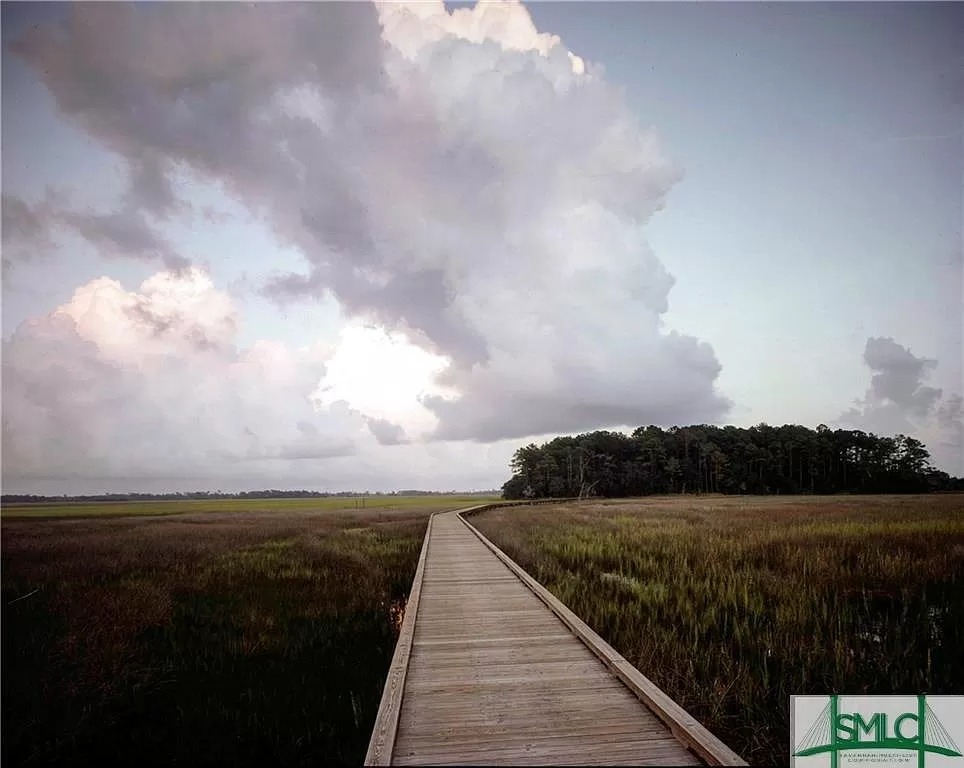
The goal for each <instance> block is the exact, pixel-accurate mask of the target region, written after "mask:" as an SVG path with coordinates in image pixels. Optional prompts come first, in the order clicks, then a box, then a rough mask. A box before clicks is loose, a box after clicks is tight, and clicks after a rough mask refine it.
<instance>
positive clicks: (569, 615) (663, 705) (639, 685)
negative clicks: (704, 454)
mask: <svg viewBox="0 0 964 768" xmlns="http://www.w3.org/2000/svg"><path fill="white" fill-rule="evenodd" d="M560 501H572V500H570V499H539V500H529V501H524V502H497V503H491V504H480V505H477V506H474V507H469V508H467V509H463V510H459V511H457V512H455V515H456V516H457V518H458V520H459V521H461V523H462V524H463V525H464V526H465V528H467V529H468V530H469V531H471V532H472V534H474V535H475V536H476V537H477V538H478V540H479V541H480V542H481V544H483V545H484V546H485V547H486V548H487V549H488V550H489V551H491V553H492V555H494V557H496V558H498V560H499V561H501V562H502V563H503V564H504V566H505V567H507V568H508V569H509V571H511V573H512V574H513V575H514V576H515V577H516V578H517V579H518V580H519V581H520V582H521V583H522V584H523V585H525V587H526V588H528V590H529V591H530V592H531V593H532V594H533V595H535V597H537V598H538V599H539V600H540V601H541V602H542V603H543V604H545V606H546V607H547V608H548V609H549V610H550V611H551V612H552V614H554V615H555V616H556V617H557V618H558V619H559V621H561V622H562V624H563V625H565V627H567V628H568V630H569V631H570V632H571V633H572V635H574V636H575V637H576V638H577V639H578V640H579V641H581V643H582V644H583V645H585V646H586V647H587V648H588V649H589V650H590V651H591V652H592V654H594V655H595V657H596V658H598V659H599V661H601V662H602V664H603V665H604V666H605V667H606V668H607V669H608V670H609V672H610V673H611V674H612V676H613V677H615V678H616V679H617V680H619V681H620V682H621V683H622V684H623V685H624V686H625V688H626V689H628V690H629V691H630V692H631V693H632V694H633V695H635V697H636V698H637V699H638V700H639V701H640V702H642V704H643V705H644V706H645V707H646V708H647V709H648V710H649V711H650V712H652V713H653V714H654V715H655V716H656V717H657V718H659V720H660V721H662V723H663V724H664V725H665V726H666V728H667V729H668V730H669V732H670V733H671V734H672V735H673V736H674V737H675V739H676V740H677V741H678V742H679V744H681V745H682V746H684V747H686V748H687V749H688V750H690V752H692V753H693V754H694V755H695V756H696V757H697V758H699V759H700V760H701V761H702V762H704V763H705V764H708V765H746V763H745V762H744V761H743V760H742V758H740V756H739V755H737V754H736V753H735V752H733V751H732V750H731V749H729V747H727V746H726V745H725V744H723V742H721V741H720V740H719V739H718V738H716V737H715V736H714V735H713V734H712V733H710V732H709V731H708V730H707V729H706V728H704V727H703V726H702V725H701V724H700V723H699V722H698V721H697V720H696V719H695V718H694V717H693V716H692V715H690V714H689V713H688V712H686V710H684V709H683V708H682V707H680V706H679V705H678V704H677V703H676V702H674V701H673V700H672V699H671V698H670V697H669V696H667V695H666V694H665V693H664V692H663V691H662V690H660V688H659V687H657V686H656V685H655V684H654V683H653V682H652V681H651V680H649V679H648V678H646V677H645V676H644V675H643V674H641V673H640V672H639V670H637V669H636V668H635V667H634V666H633V665H632V664H630V663H629V662H628V661H627V660H626V659H625V658H624V657H623V656H622V655H620V654H619V653H618V652H617V651H616V650H615V649H614V648H613V647H612V646H610V645H609V644H608V643H607V642H606V641H605V640H603V639H602V638H601V637H600V636H599V635H597V634H596V633H595V632H594V631H593V630H592V629H591V628H590V627H589V626H588V625H587V624H586V623H585V622H583V621H582V620H581V619H580V618H579V617H578V616H576V615H575V614H574V613H573V612H572V611H570V610H569V609H568V608H567V607H566V606H565V605H564V604H563V603H562V602H561V601H560V600H558V599H557V598H556V597H555V596H554V595H552V594H551V593H550V592H549V591H548V590H547V589H546V588H545V587H543V586H542V585H541V584H539V583H538V582H537V581H536V580H535V579H533V578H532V577H531V576H530V575H529V574H528V573H526V572H525V570H523V569H522V568H521V567H520V566H519V565H518V564H517V563H515V562H514V561H513V560H512V559H511V558H510V557H509V556H508V555H506V554H505V553H504V552H503V551H502V550H501V549H499V548H498V547H497V546H496V545H495V544H493V543H492V542H491V541H490V540H489V539H488V538H486V537H485V536H484V535H483V534H482V533H480V532H479V531H478V530H477V529H476V528H475V527H474V526H473V525H472V524H471V523H470V522H469V521H468V520H466V519H465V518H466V517H467V516H469V515H472V514H476V513H478V512H482V511H484V510H487V509H493V508H497V507H507V506H517V505H519V504H543V503H558V502H560ZM438 514H446V515H447V514H452V513H448V512H445V513H436V515H438ZM434 519H435V515H433V516H432V518H430V520H429V523H428V527H427V529H426V532H425V540H424V541H423V544H422V550H421V554H420V556H419V562H418V566H417V568H416V572H415V578H414V580H413V582H412V589H411V592H410V595H409V600H408V604H407V606H406V609H405V617H404V620H403V622H402V627H401V631H400V634H399V638H398V643H397V644H396V646H395V653H394V656H393V658H392V663H391V666H390V668H389V673H388V678H387V679H386V682H385V688H384V690H383V693H382V699H381V704H380V706H379V710H378V715H377V717H376V720H375V727H374V728H373V730H372V737H371V742H370V744H369V747H368V753H367V755H366V757H365V765H390V764H391V762H392V757H393V749H394V747H395V743H396V738H397V736H398V728H399V719H400V717H401V714H402V710H403V706H404V698H405V683H406V676H407V673H408V668H409V661H410V658H411V656H412V646H413V641H414V637H415V630H416V623H417V620H418V613H419V601H420V599H421V593H422V583H423V579H424V574H425V569H426V561H427V558H428V550H429V546H430V541H431V535H432V529H433V524H434ZM447 525H450V524H447ZM577 645H578V644H577ZM590 658H591V657H590ZM546 762H550V761H546Z"/></svg>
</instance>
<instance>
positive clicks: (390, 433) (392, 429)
mask: <svg viewBox="0 0 964 768" xmlns="http://www.w3.org/2000/svg"><path fill="white" fill-rule="evenodd" d="M366 421H367V423H368V428H369V429H370V430H371V433H372V434H373V435H374V436H375V439H376V440H378V442H379V443H380V444H381V445H403V444H405V443H407V442H408V439H407V438H406V437H405V430H404V429H402V428H401V426H399V425H398V424H394V423H392V422H390V421H389V420H388V419H376V418H371V417H369V418H367V419H366Z"/></svg>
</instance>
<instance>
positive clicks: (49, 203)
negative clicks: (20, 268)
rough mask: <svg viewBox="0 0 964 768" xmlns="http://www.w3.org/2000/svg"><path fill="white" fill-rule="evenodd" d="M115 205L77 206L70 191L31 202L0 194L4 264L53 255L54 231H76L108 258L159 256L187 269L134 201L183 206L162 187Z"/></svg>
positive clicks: (163, 207) (162, 207)
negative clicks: (102, 209)
mask: <svg viewBox="0 0 964 768" xmlns="http://www.w3.org/2000/svg"><path fill="white" fill-rule="evenodd" d="M131 194H132V195H133V196H132V197H130V199H128V201H127V202H126V203H125V204H124V205H123V206H121V207H120V208H119V209H118V210H115V211H111V212H108V213H98V212H96V211H92V210H86V211H81V210H78V209H76V208H74V207H72V206H71V205H70V204H69V197H70V196H69V195H67V194H66V193H64V192H62V191H59V192H55V191H53V190H47V192H46V194H45V197H44V199H43V200H41V201H40V202H39V203H36V204H34V205H30V204H29V203H27V202H26V201H24V200H22V199H21V198H19V197H16V196H15V195H4V196H3V251H4V257H3V259H4V266H5V267H6V268H8V269H9V268H10V267H11V266H12V265H13V264H14V263H15V262H20V261H31V260H33V259H36V258H45V257H49V256H51V255H52V254H53V253H54V251H55V250H56V248H57V247H58V242H57V241H58V238H57V237H56V235H57V234H58V233H61V234H66V233H73V234H77V235H79V236H80V237H82V238H83V239H85V240H86V241H87V242H88V243H90V244H91V245H92V246H94V247H95V248H96V249H97V250H98V252H99V253H100V255H101V256H104V257H106V258H131V259H137V260H141V261H154V260H156V261H159V262H161V263H162V264H164V265H165V266H166V267H167V268H168V269H185V268H187V267H188V266H189V265H190V262H189V261H188V259H186V258H185V257H184V256H182V255H181V254H179V253H178V252H177V249H176V248H175V247H174V245H173V244H172V243H171V242H170V241H169V240H167V238H165V237H164V236H163V235H162V234H161V233H160V232H158V230H157V228H156V227H155V226H153V225H152V224H150V223H149V222H148V220H147V215H146V214H145V213H144V209H143V208H142V207H141V204H140V203H139V202H138V199H140V201H141V203H143V202H146V201H152V203H153V204H154V205H156V206H157V210H158V212H160V213H163V214H165V215H166V214H167V213H170V212H173V211H174V210H182V209H183V206H180V205H179V204H178V203H177V201H176V200H174V199H172V200H167V201H165V200H164V199H163V195H164V192H163V189H161V188H157V189H153V190H152V189H144V190H140V191H137V192H136V193H135V192H132V193H131Z"/></svg>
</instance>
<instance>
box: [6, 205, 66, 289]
mask: <svg viewBox="0 0 964 768" xmlns="http://www.w3.org/2000/svg"><path fill="white" fill-rule="evenodd" d="M2 210H3V219H2V231H3V267H4V271H5V272H6V271H7V270H8V269H10V267H12V266H13V264H15V263H16V262H23V261H32V260H34V259H37V258H42V257H44V256H46V255H48V254H49V253H50V251H52V250H53V249H54V248H55V247H56V245H55V242H54V237H53V226H52V219H51V214H50V202H49V200H44V201H42V202H41V203H39V204H37V205H30V204H28V203H27V202H26V201H24V200H22V199H20V198H19V197H17V196H16V195H8V194H4V195H3V197H2Z"/></svg>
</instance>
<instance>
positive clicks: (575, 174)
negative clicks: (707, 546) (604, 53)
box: [12, 2, 729, 441]
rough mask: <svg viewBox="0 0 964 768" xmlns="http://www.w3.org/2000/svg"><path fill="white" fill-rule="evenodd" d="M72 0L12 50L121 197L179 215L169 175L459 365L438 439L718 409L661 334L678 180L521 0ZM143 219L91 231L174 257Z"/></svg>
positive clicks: (290, 280) (698, 366) (315, 290)
mask: <svg viewBox="0 0 964 768" xmlns="http://www.w3.org/2000/svg"><path fill="white" fill-rule="evenodd" d="M69 10H70V13H69V17H68V19H67V20H66V21H65V22H64V23H63V24H61V25H47V26H40V27H38V28H36V29H33V30H31V31H30V32H28V33H27V34H26V35H25V37H23V38H22V39H21V40H19V41H17V42H16V43H15V44H14V45H13V47H12V50H13V51H14V53H15V54H16V55H18V56H20V57H21V58H22V59H23V60H24V61H25V62H26V63H28V64H29V65H30V66H32V67H33V68H34V70H35V71H36V72H37V73H38V74H39V75H40V77H41V78H42V79H43V81H44V83H45V84H46V85H47V87H48V88H49V89H50V91H51V93H52V94H53V96H54V98H55V100H56V103H57V105H58V107H59V109H60V110H61V112H62V113H63V114H64V115H67V116H69V117H70V118H72V119H73V120H75V121H76V122H77V123H78V124H80V125H82V126H83V127H84V128H86V130H87V131H89V132H90V133H91V134H92V135H93V136H95V137H96V138H98V139H99V140H100V141H102V142H103V143H104V144H105V145H106V146H108V147H109V148H111V149H113V150H114V151H115V152H117V153H119V154H120V155H122V156H123V157H124V158H125V159H126V160H127V161H128V163H129V164H130V167H131V168H132V169H133V171H132V185H131V192H130V196H131V198H132V199H136V200H137V201H138V203H139V204H140V206H141V207H139V208H136V209H131V210H133V211H135V212H136V213H137V215H138V216H141V217H146V216H152V217H155V218H157V219H159V220H162V219H163V217H164V216H167V215H169V213H170V211H171V210H172V206H173V205H174V203H173V202H172V193H171V192H170V188H169V181H168V180H169V169H170V168H172V167H175V166H177V167H181V168H186V169H189V170H190V171H191V172H193V173H196V174H198V175H199V176H201V177H203V178H206V179H207V180H210V181H214V182H216V183H218V184H219V185H220V187H221V188H222V189H223V190H224V191H225V192H226V193H228V194H230V195H232V196H234V197H235V198H237V199H238V200H239V201H241V202H242V203H243V204H244V205H245V206H246V207H247V208H248V209H249V210H250V211H251V212H252V213H254V214H256V215H258V216H261V217H263V218H264V220H265V221H266V222H268V223H269V225H270V226H271V227H272V228H273V229H274V231H275V233H276V234H277V236H278V238H279V239H280V240H281V241H282V242H283V243H284V244H286V245H292V246H295V247H297V248H299V249H300V250H301V252H302V253H303V254H304V256H305V258H306V266H307V268H306V271H305V272H303V273H301V274H292V275H286V276H283V277H281V278H278V279H276V280H274V281H272V282H271V283H270V285H268V286H266V291H267V292H268V293H269V294H270V295H272V296H274V297H275V298H276V299H278V300H279V301H284V300H287V299H288V298H292V297H296V298H304V297H312V296H319V297H321V296H326V295H333V296H334V297H335V298H336V299H337V300H338V302H339V303H340V304H341V306H342V308H343V310H344V311H345V313H346V314H347V315H349V316H350V317H352V318H354V319H356V320H358V321H361V322H370V323H373V324H376V325H380V326H382V327H384V328H386V329H387V330H388V331H390V332H398V333H402V334H404V335H405V336H406V337H407V338H408V339H409V340H410V341H411V342H412V343H414V344H417V345H419V346H420V347H422V348H423V349H425V350H426V351H428V352H431V353H432V354H435V355H438V356H441V357H443V358H445V359H446V360H448V361H449V367H448V368H447V370H446V371H444V372H443V373H441V374H440V384H442V385H445V386H446V387H449V388H451V389H453V390H455V391H457V393H458V397H457V398H455V399H453V398H446V397H441V396H440V395H438V394H434V393H427V394H425V396H424V397H423V398H422V403H423V404H424V405H425V406H426V407H427V408H429V409H430V410H431V411H432V412H433V413H434V415H435V417H436V418H437V420H438V425H437V428H436V429H435V430H434V432H433V433H432V434H433V437H434V439H439V440H446V439H456V440H482V441H492V440H498V439H500V438H510V437H522V436H526V435H531V434H539V433H544V432H550V431H555V432H563V431H568V430H574V429H583V428H592V427H602V426H618V425H622V424H638V423H657V424H670V423H674V422H680V421H682V422H686V421H715V420H718V419H719V418H721V417H722V416H724V415H725V413H726V412H727V409H728V407H729V403H728V401H727V400H726V399H725V398H724V397H722V396H721V395H720V394H719V393H718V392H717V391H716V388H715V382H716V379H717V377H718V375H719V372H720V365H719V363H718V361H717V360H716V357H715V355H714V353H713V350H712V349H711V348H710V347H709V346H708V345H706V344H704V343H700V342H699V341H698V340H696V339H694V338H691V337H687V336H683V335H680V334H676V333H672V332H668V331H667V330H666V329H665V328H664V327H663V323H662V317H661V316H662V315H663V314H664V313H665V312H666V310H667V307H668V295H669V292H670V290H671V288H672V285H673V282H674V281H673V278H672V276H671V275H669V274H668V273H667V271H666V269H665V268H664V266H663V265H662V263H661V262H660V261H659V259H658V258H657V256H656V255H655V254H654V253H653V252H652V251H651V250H650V248H649V246H648V244H647V242H646V239H645V225H646V222H647V221H648V220H649V218H650V217H651V216H652V215H653V214H654V213H655V212H656V211H658V210H659V209H660V208H661V207H662V206H663V205H664V203H665V201H666V198H667V195H668V193H669V191H670V189H671V188H672V186H673V185H674V184H675V183H676V182H677V180H678V179H679V178H680V176H681V174H680V172H679V170H678V169H677V168H676V167H675V166H674V165H673V164H672V163H671V162H670V161H669V160H668V159H667V157H666V156H665V154H664V152H663V150H662V148H661V145H660V141H659V138H658V136H657V135H656V134H655V133H654V132H653V131H652V130H649V129H646V128H644V127H642V126H641V125H640V123H639V121H638V120H637V118H636V117H635V116H634V115H633V113H632V112H631V111H630V110H629V108H628V107H627V105H626V103H625V100H624V99H623V97H622V94H621V92H620V91H619V90H618V89H617V88H615V87H613V86H611V85H609V84H608V83H607V82H606V81H605V78H604V77H603V74H602V72H601V70H600V69H599V68H598V67H595V66H593V65H592V64H590V63H586V62H585V61H583V60H582V59H581V58H579V57H578V56H576V55H575V54H573V53H572V52H570V51H568V50H567V49H566V48H565V46H564V45H563V44H562V42H561V41H560V40H559V39H558V38H557V37H556V36H554V35H551V34H547V33H541V32H539V31H538V30H536V29H535V27H534V25H533V23H532V20H531V17H530V16H529V14H528V12H527V11H526V10H525V8H524V7H523V6H521V5H520V4H518V3H514V2H509V3H497V4H480V5H478V6H476V7H475V8H473V9H465V8H463V9H458V10H456V11H453V12H451V13H449V12H447V11H446V10H445V8H444V6H443V4H442V3H441V2H438V3H412V4H396V3H385V4H379V5H378V6H377V7H376V6H370V5H361V4H354V3H324V4H277V5H261V6H240V5H234V4H231V5H227V4H213V3H212V4H166V5H161V4H157V5H123V6H116V7H110V8H105V7H103V6H100V5H97V4H76V5H74V6H71V7H70V9H69ZM130 212H131V211H130V210H128V211H122V213H121V214H118V216H120V218H114V217H113V215H111V214H108V215H107V216H106V217H104V218H96V219H94V220H90V221H87V222H86V223H85V224H84V227H85V230H84V231H85V232H86V236H88V237H89V238H92V239H94V240H99V242H101V243H102V244H104V245H105V246H109V247H113V246H118V247H119V248H120V245H121V244H123V245H124V248H121V250H124V249H125V248H126V250H127V251H129V252H130V253H131V254H142V255H147V254H150V255H152V256H154V257H160V258H166V256H165V251H164V248H163V242H158V241H157V240H155V239H152V235H157V233H156V232H155V231H154V230H153V229H152V226H151V225H150V224H149V223H148V222H147V220H146V219H144V218H142V219H140V220H138V219H137V218H136V217H133V218H131V217H130V215H129V214H130ZM74 224H75V226H79V225H80V222H79V221H74ZM365 415H366V416H368V417H370V418H374V419H381V418H384V417H383V416H381V415H379V414H375V413H371V412H366V414H365ZM372 423H374V424H375V425H376V426H375V427H374V431H375V432H376V433H377V434H380V435H381V438H382V439H383V440H384V439H388V440H389V441H391V440H392V439H394V433H392V432H391V430H389V429H387V428H386V427H385V426H384V425H381V424H380V422H378V421H375V422H371V421H370V422H369V427H371V424H372ZM392 423H395V422H392Z"/></svg>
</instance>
